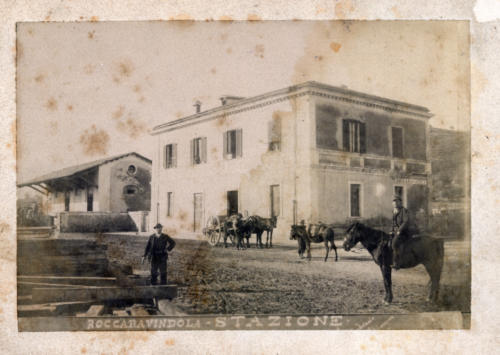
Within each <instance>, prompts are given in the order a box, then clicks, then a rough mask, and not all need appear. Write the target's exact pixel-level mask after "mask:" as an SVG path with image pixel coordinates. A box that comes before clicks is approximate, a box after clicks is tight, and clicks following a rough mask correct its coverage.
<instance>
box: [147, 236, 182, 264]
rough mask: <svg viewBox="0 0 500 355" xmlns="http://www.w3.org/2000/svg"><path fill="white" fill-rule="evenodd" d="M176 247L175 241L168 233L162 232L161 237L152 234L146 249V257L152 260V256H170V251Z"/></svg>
mask: <svg viewBox="0 0 500 355" xmlns="http://www.w3.org/2000/svg"><path fill="white" fill-rule="evenodd" d="M174 247H175V241H174V240H173V239H172V238H170V237H169V236H168V235H167V234H163V233H162V234H161V235H160V236H159V237H157V236H156V234H152V235H151V236H150V237H149V240H148V244H147V245H146V249H145V250H144V257H145V258H146V257H147V258H148V260H151V258H152V257H155V258H156V257H168V252H169V251H171V250H172V249H174Z"/></svg>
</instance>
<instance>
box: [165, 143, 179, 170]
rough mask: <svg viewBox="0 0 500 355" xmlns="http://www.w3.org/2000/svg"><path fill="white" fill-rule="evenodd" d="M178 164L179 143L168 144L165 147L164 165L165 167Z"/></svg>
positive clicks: (172, 166) (173, 166)
mask: <svg viewBox="0 0 500 355" xmlns="http://www.w3.org/2000/svg"><path fill="white" fill-rule="evenodd" d="M176 166H177V144H167V145H166V146H165V149H164V158H163V167H164V168H165V169H170V168H175V167H176Z"/></svg>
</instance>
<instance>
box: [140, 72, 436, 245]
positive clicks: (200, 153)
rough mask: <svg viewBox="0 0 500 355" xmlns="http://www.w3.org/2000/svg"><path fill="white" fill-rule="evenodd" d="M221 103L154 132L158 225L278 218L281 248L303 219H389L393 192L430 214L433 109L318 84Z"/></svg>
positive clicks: (173, 227) (187, 226) (185, 228)
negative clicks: (430, 121) (221, 218)
mask: <svg viewBox="0 0 500 355" xmlns="http://www.w3.org/2000/svg"><path fill="white" fill-rule="evenodd" d="M221 101H222V102H223V105H221V106H219V107H216V108H214V109H210V110H207V111H201V112H197V113H196V114H194V115H192V116H188V117H184V118H181V119H178V120H175V121H171V122H168V123H165V124H162V125H159V126H157V127H154V128H153V129H152V131H151V134H152V135H153V136H154V137H155V138H156V144H157V149H156V154H155V156H154V157H153V169H152V196H151V203H152V206H151V218H150V223H151V224H153V223H156V222H157V221H158V222H160V223H162V224H164V225H165V226H166V228H167V230H168V231H169V232H170V233H173V234H178V233H201V231H202V228H203V227H204V225H205V222H206V220H207V219H208V217H209V216H214V215H228V214H232V213H236V212H239V213H242V214H243V215H246V214H248V215H260V216H263V217H271V216H276V217H277V221H278V226H277V231H276V232H275V240H277V241H278V242H279V241H285V240H287V239H288V233H289V230H290V225H291V224H293V223H298V222H299V221H301V220H305V222H306V223H316V222H319V221H321V222H324V223H332V224H346V223H349V222H351V221H353V220H367V219H371V218H382V217H383V218H390V216H391V213H392V212H391V211H392V205H391V201H392V197H393V196H394V194H399V195H401V197H402V198H403V201H404V202H405V204H407V205H408V207H410V208H411V209H412V210H414V211H419V212H423V213H426V211H427V208H428V196H427V195H428V183H429V182H428V177H429V174H430V164H429V163H428V160H427V157H428V155H429V152H428V150H429V140H428V129H429V128H428V119H429V118H430V117H431V116H432V115H431V114H430V113H429V111H428V109H426V108H424V107H421V106H416V105H411V104H407V103H403V102H398V101H394V100H389V99H385V98H380V97H376V96H372V95H367V94H363V93H359V92H354V91H352V90H348V89H345V88H339V87H333V86H329V85H324V84H320V83H317V82H306V83H303V84H299V85H296V86H292V87H288V88H285V89H282V90H276V91H273V92H270V93H266V94H263V95H259V96H255V97H251V98H237V97H231V98H230V99H227V98H222V100H221ZM155 214H156V216H155ZM155 217H156V218H155Z"/></svg>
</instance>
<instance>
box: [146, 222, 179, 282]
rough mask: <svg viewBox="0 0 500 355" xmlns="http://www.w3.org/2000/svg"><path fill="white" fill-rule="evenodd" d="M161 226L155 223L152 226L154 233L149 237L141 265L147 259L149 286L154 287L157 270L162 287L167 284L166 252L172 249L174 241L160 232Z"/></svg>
mask: <svg viewBox="0 0 500 355" xmlns="http://www.w3.org/2000/svg"><path fill="white" fill-rule="evenodd" d="M162 228H163V226H162V225H161V224H160V223H157V224H156V225H155V226H154V229H155V233H154V234H152V235H151V236H150V237H149V240H148V244H147V245H146V250H145V251H144V256H143V257H142V263H144V260H145V259H146V258H147V259H148V261H149V262H150V263H151V285H156V281H157V278H158V270H159V271H160V280H161V282H160V283H161V284H162V285H166V284H167V259H168V252H169V251H171V250H172V249H174V247H175V241H174V240H173V239H172V238H170V236H168V235H167V234H164V233H162V232H161V230H162Z"/></svg>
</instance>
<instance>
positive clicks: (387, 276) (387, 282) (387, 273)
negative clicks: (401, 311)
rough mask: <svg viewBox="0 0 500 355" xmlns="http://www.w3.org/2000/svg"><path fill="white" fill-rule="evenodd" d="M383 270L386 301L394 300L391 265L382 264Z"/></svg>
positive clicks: (381, 268)
mask: <svg viewBox="0 0 500 355" xmlns="http://www.w3.org/2000/svg"><path fill="white" fill-rule="evenodd" d="M380 270H381V271H382V277H383V278H384V288H385V298H384V302H385V303H391V302H392V280H391V271H392V269H391V267H390V266H380Z"/></svg>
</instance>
